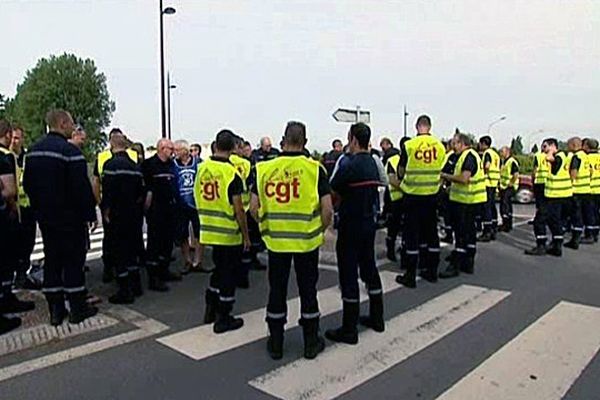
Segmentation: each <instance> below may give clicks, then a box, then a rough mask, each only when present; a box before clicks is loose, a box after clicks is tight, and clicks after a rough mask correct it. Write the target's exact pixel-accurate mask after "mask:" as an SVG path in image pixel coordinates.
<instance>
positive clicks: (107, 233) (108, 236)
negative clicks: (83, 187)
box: [92, 128, 138, 283]
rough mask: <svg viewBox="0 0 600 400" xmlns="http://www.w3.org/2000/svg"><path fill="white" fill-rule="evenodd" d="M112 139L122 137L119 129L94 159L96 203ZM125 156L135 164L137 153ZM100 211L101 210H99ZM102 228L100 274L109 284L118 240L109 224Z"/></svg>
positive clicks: (110, 156) (100, 197)
mask: <svg viewBox="0 0 600 400" xmlns="http://www.w3.org/2000/svg"><path fill="white" fill-rule="evenodd" d="M114 137H122V138H124V137H125V136H124V135H123V132H122V131H121V129H119V128H113V129H111V131H110V132H109V134H108V140H109V145H110V148H109V149H107V150H103V151H101V152H100V153H98V156H97V157H96V162H95V164H94V172H93V175H94V176H93V180H92V187H93V189H94V196H95V197H96V203H97V204H101V203H102V174H103V172H104V165H105V164H106V162H107V161H108V160H110V159H111V158H112V157H113V152H112V140H113V138H114ZM127 155H128V156H129V158H131V160H132V161H133V162H135V163H137V160H138V158H137V153H136V152H135V151H134V150H131V149H127ZM101 211H102V210H101ZM102 228H103V230H104V236H103V237H102V263H103V265H104V270H103V273H102V281H103V282H104V283H108V282H111V281H112V280H113V277H114V272H115V265H114V260H113V258H112V254H111V253H112V250H113V249H114V248H115V247H116V246H117V245H116V244H115V241H116V240H119V238H115V237H114V235H113V234H112V231H111V229H110V223H108V222H107V221H103V223H102Z"/></svg>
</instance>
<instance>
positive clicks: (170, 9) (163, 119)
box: [159, 0, 175, 138]
mask: <svg viewBox="0 0 600 400" xmlns="http://www.w3.org/2000/svg"><path fill="white" fill-rule="evenodd" d="M159 14H160V18H159V25H160V122H161V128H162V130H161V134H162V137H163V138H165V137H167V121H166V115H165V114H166V110H165V43H164V42H165V32H164V28H163V25H164V15H165V14H166V15H173V14H175V9H174V8H173V7H167V8H163V0H159Z"/></svg>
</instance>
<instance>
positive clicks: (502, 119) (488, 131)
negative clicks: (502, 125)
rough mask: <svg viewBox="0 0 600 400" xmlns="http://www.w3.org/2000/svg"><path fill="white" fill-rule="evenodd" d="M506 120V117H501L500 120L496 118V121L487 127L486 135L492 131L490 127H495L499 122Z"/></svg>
mask: <svg viewBox="0 0 600 400" xmlns="http://www.w3.org/2000/svg"><path fill="white" fill-rule="evenodd" d="M505 119H506V115H503V116H501V117H500V118H498V119H497V120H494V121H492V122H491V123H490V124H489V126H488V130H487V133H488V134H489V133H490V130H491V129H492V126H494V125H496V124H497V123H499V122H502V121H504V120H505Z"/></svg>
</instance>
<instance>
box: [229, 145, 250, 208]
mask: <svg viewBox="0 0 600 400" xmlns="http://www.w3.org/2000/svg"><path fill="white" fill-rule="evenodd" d="M229 161H231V163H232V164H233V166H234V167H235V168H236V169H237V172H238V174H240V176H241V177H242V181H243V183H244V192H243V193H242V204H243V205H244V210H246V211H248V209H249V208H250V191H249V189H248V185H246V180H247V179H248V177H249V176H250V169H251V168H252V164H251V163H250V161H248V160H246V159H245V158H242V157H240V156H238V155H237V154H232V155H231V156H229Z"/></svg>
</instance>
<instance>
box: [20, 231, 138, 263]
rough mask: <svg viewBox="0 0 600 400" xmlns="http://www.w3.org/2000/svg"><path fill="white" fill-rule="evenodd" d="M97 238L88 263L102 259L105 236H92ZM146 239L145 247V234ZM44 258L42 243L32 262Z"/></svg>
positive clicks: (35, 248)
mask: <svg viewBox="0 0 600 400" xmlns="http://www.w3.org/2000/svg"><path fill="white" fill-rule="evenodd" d="M94 236H96V238H94V239H92V240H91V242H90V248H89V250H88V251H89V252H88V254H87V256H86V261H92V260H98V259H99V258H102V238H103V236H104V234H102V233H99V234H97V235H92V237H94ZM143 237H144V245H146V242H147V238H148V235H147V234H146V233H144V235H143ZM98 249H100V251H91V250H98ZM43 258H44V245H43V244H42V243H40V244H39V245H36V246H35V247H34V252H33V254H32V255H31V261H40V260H42V259H43Z"/></svg>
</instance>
